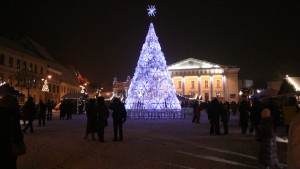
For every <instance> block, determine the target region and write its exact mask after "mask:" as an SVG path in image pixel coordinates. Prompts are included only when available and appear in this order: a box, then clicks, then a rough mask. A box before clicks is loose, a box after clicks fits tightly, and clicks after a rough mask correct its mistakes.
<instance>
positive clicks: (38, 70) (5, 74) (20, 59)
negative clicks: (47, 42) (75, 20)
mask: <svg viewBox="0 0 300 169" xmlns="http://www.w3.org/2000/svg"><path fill="white" fill-rule="evenodd" d="M55 65H57V66H55ZM65 69H66V68H64V66H62V65H60V64H59V63H58V62H57V61H55V60H54V59H53V58H52V57H51V56H50V55H49V54H48V52H47V51H46V50H45V48H44V47H42V46H40V45H39V44H38V43H37V42H35V41H33V40H32V39H30V38H28V37H26V36H21V37H18V38H17V39H14V40H12V39H10V38H7V37H2V36H0V84H1V83H9V84H10V85H12V86H13V87H14V88H16V89H17V90H19V91H20V92H22V93H23V94H24V95H25V98H27V97H28V96H29V95H30V96H32V97H33V98H34V101H35V103H38V102H39V100H43V101H47V100H48V99H50V100H53V101H55V102H59V101H60V98H61V97H62V96H63V95H64V94H65V93H67V92H74V93H76V92H80V88H79V83H78V82H77V81H76V77H75V76H74V77H73V79H74V80H69V79H71V78H70V76H72V74H71V72H70V71H69V72H68V71H66V70H65ZM66 79H68V80H66ZM45 82H46V83H45ZM46 89H47V90H46ZM24 101H25V100H21V101H20V102H21V103H22V102H24Z"/></svg>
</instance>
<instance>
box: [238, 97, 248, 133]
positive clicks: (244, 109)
mask: <svg viewBox="0 0 300 169" xmlns="http://www.w3.org/2000/svg"><path fill="white" fill-rule="evenodd" d="M249 111H250V106H249V104H248V103H247V102H246V100H243V101H241V104H240V105H239V112H240V126H241V128H242V134H245V133H246V132H247V129H248V122H249Z"/></svg>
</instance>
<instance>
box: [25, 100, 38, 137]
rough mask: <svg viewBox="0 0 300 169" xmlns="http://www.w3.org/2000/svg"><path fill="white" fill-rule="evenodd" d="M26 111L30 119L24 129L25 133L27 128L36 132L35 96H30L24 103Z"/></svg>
mask: <svg viewBox="0 0 300 169" xmlns="http://www.w3.org/2000/svg"><path fill="white" fill-rule="evenodd" d="M24 113H25V118H26V119H27V120H28V123H27V124H26V125H25V127H24V129H23V133H25V134H26V132H27V130H28V129H29V130H30V133H34V130H33V120H34V118H35V115H36V108H35V104H34V102H33V97H31V96H30V97H29V98H28V100H27V102H26V103H25V105H24Z"/></svg>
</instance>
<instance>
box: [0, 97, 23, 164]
mask: <svg viewBox="0 0 300 169" xmlns="http://www.w3.org/2000/svg"><path fill="white" fill-rule="evenodd" d="M0 114H1V121H0V130H1V131H0V150H1V151H0V156H1V158H0V168H9V169H16V168H17V157H18V154H14V153H13V150H12V146H11V145H12V144H19V143H21V142H22V143H23V133H22V130H21V125H20V111H19V104H18V100H17V98H16V97H14V96H12V95H5V96H4V97H3V98H1V99H0ZM24 150H25V149H24ZM23 153H25V151H24V152H23ZM19 155H20V154H19Z"/></svg>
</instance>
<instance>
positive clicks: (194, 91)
mask: <svg viewBox="0 0 300 169" xmlns="http://www.w3.org/2000/svg"><path fill="white" fill-rule="evenodd" d="M168 70H169V72H170V74H171V77H172V80H173V83H174V87H175V90H176V93H177V94H179V95H183V96H187V97H189V98H198V99H202V100H203V101H209V100H212V99H213V98H216V97H218V99H219V100H222V101H224V100H226V101H229V102H231V101H236V102H237V101H238V99H239V88H238V73H239V70H240V68H237V67H235V66H224V65H220V64H215V63H211V62H207V61H204V60H199V59H195V58H188V59H185V60H182V61H180V62H177V63H174V64H171V65H169V66H168Z"/></svg>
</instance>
